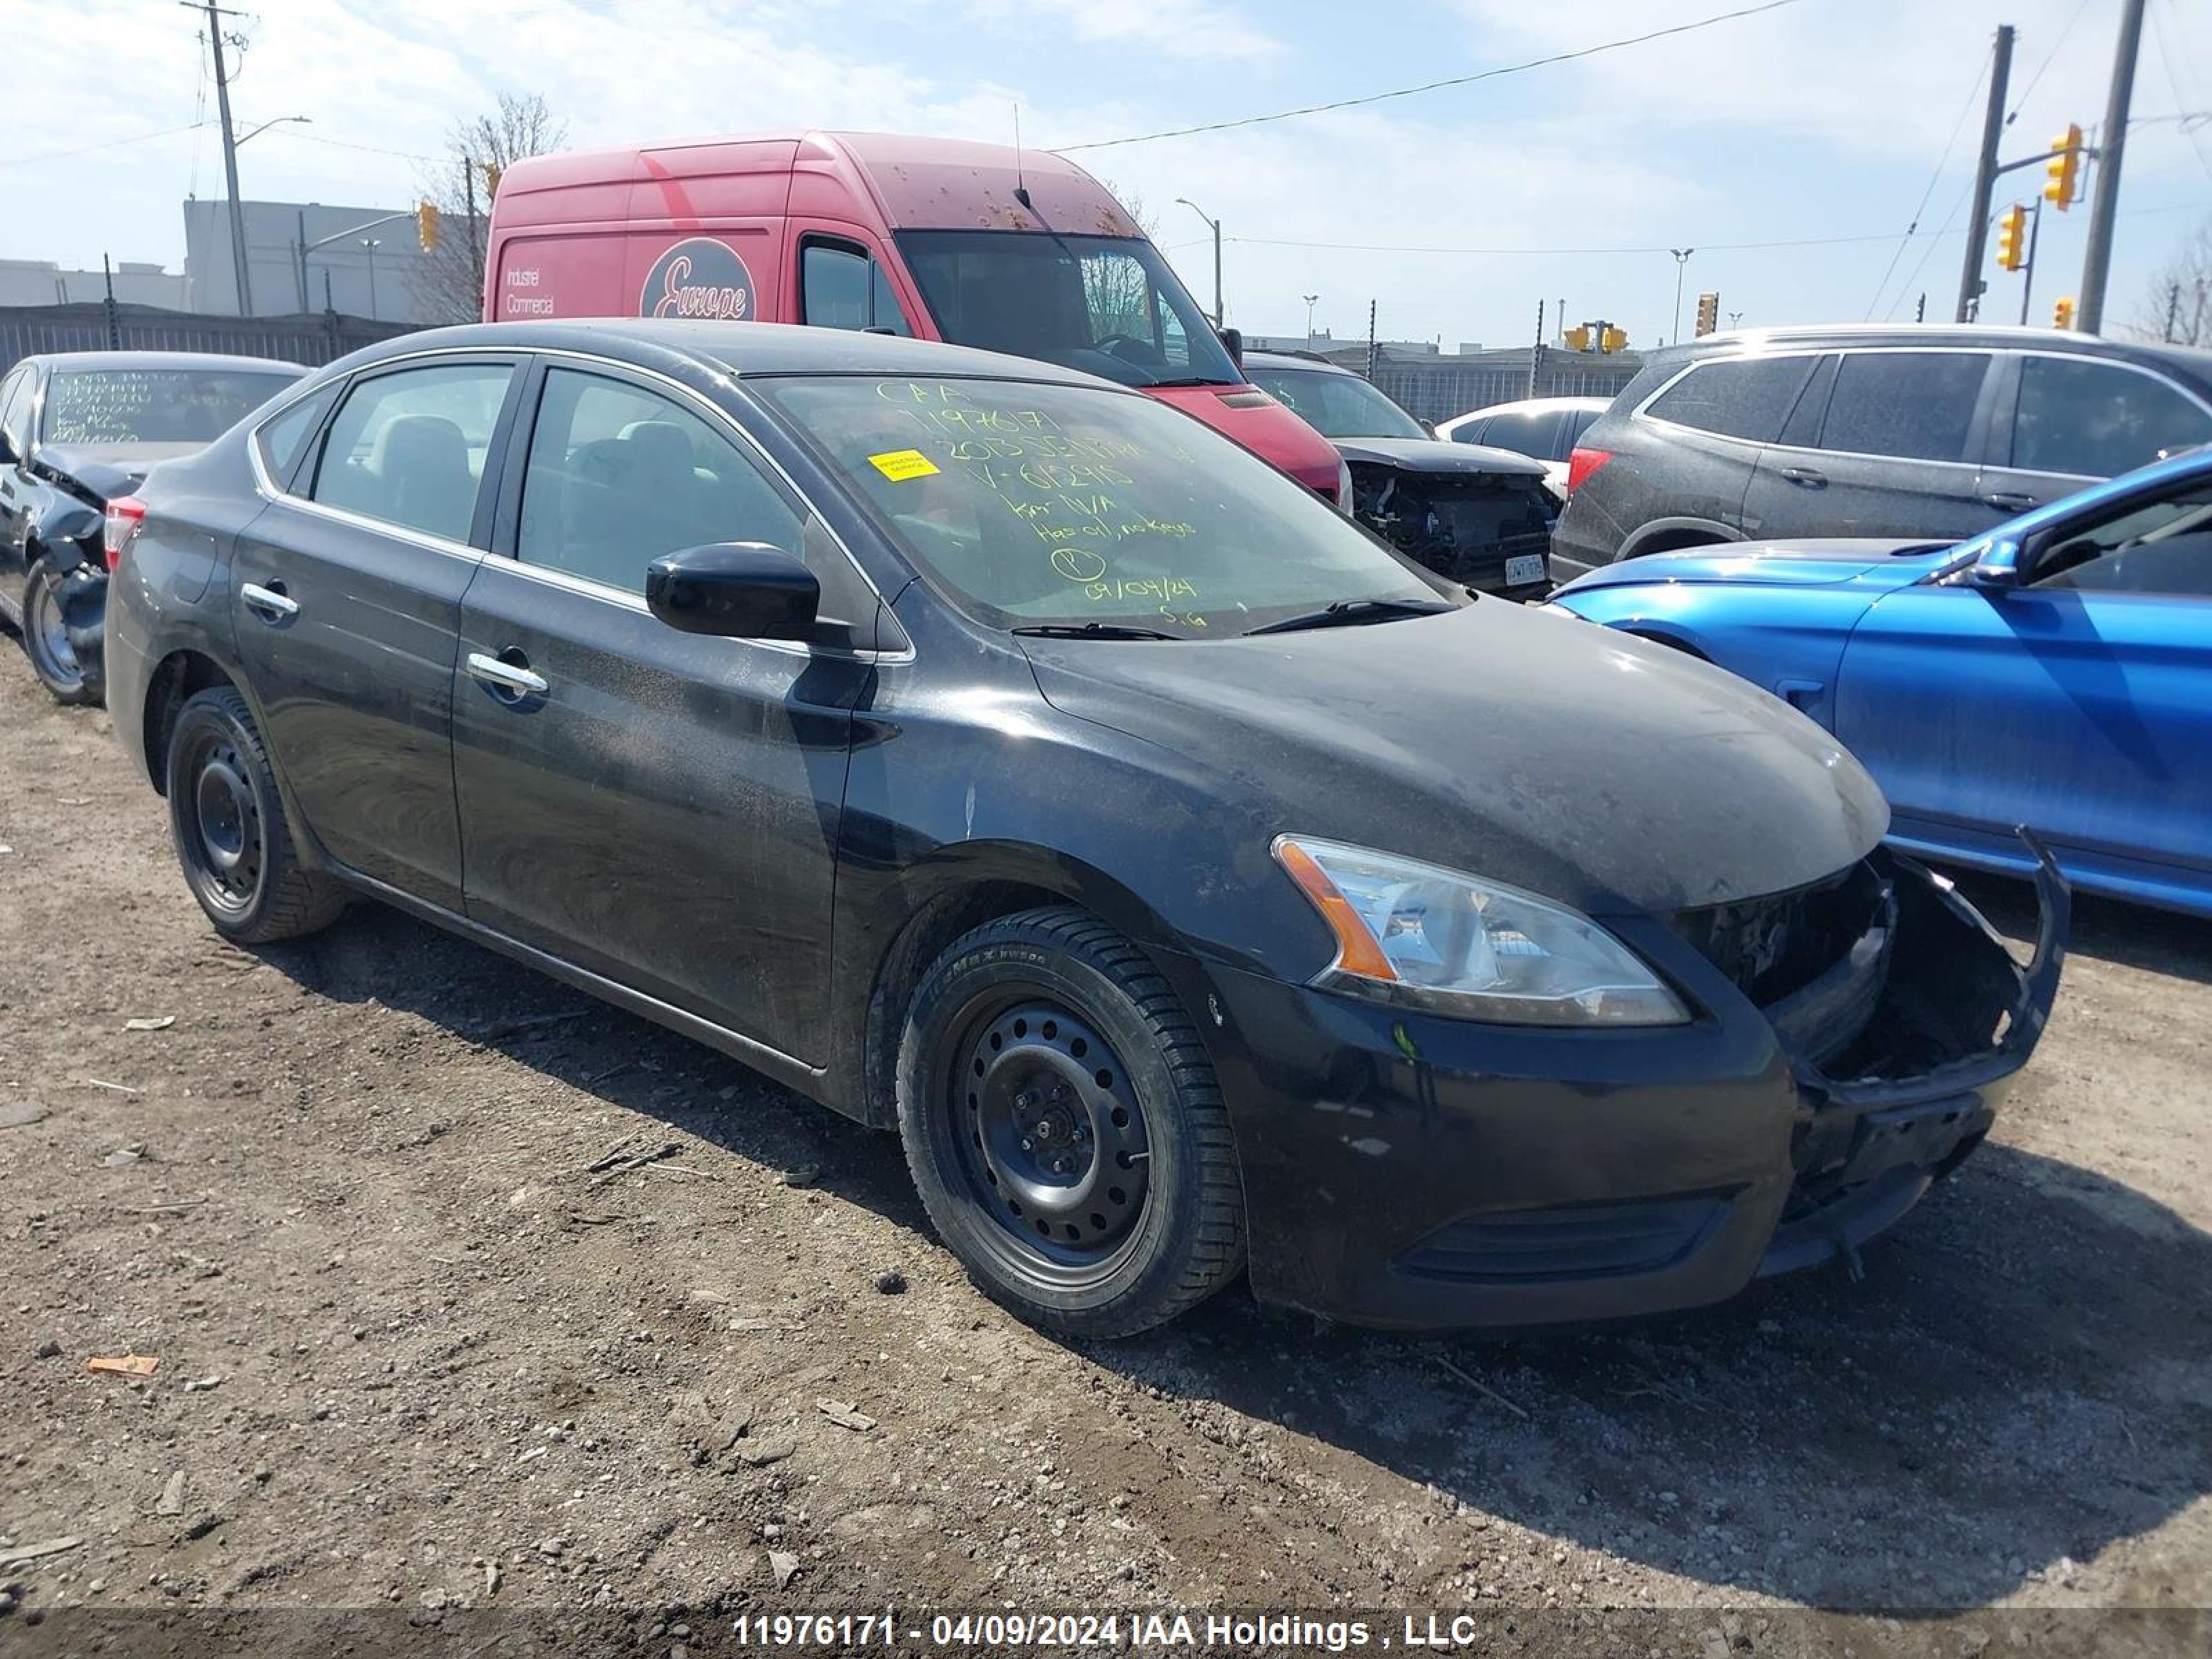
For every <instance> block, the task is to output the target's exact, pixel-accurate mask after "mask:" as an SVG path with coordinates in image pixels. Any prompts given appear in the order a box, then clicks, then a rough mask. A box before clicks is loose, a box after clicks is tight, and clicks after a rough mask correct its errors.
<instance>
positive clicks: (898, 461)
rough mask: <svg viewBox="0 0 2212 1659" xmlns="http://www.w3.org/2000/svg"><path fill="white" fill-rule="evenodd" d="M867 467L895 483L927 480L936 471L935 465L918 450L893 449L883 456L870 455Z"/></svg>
mask: <svg viewBox="0 0 2212 1659" xmlns="http://www.w3.org/2000/svg"><path fill="white" fill-rule="evenodd" d="M868 465H870V466H872V467H873V468H875V469H876V471H878V472H880V473H882V474H883V475H884V477H886V478H889V479H890V481H891V482H892V483H899V482H901V481H902V480H903V479H907V478H927V477H929V476H930V474H932V473H933V472H935V471H938V466H937V463H936V462H934V461H933V460H931V459H929V457H928V456H927V455H925V454H923V453H921V451H920V450H918V449H894V450H892V451H891V452H890V453H888V454H884V455H871V456H869V457H868Z"/></svg>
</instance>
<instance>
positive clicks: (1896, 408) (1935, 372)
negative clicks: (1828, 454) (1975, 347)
mask: <svg viewBox="0 0 2212 1659" xmlns="http://www.w3.org/2000/svg"><path fill="white" fill-rule="evenodd" d="M1992 361H1993V359H1992V358H1991V356H1990V355H1989V354H1987V353H1984V352H1969V351H1852V352H1845V353H1844V357H1843V361H1842V362H1841V363H1839V364H1838V366H1837V368H1836V386H1835V390H1834V391H1833V392H1831V393H1830V394H1829V398H1828V417H1827V419H1826V422H1824V423H1823V424H1822V426H1821V428H1820V448H1822V449H1827V450H1834V451H1837V452H1838V453H1843V454H1849V455H1886V456H1893V457H1895V458H1897V459H1900V460H1913V461H1964V460H1965V459H1966V439H1967V436H1968V435H1969V434H1970V433H1972V430H1973V425H1974V405H1975V403H1976V402H1977V401H1978V399H1979V398H1980V397H1981V392H1982V381H1983V380H1984V377H1985V376H1986V375H1987V374H1988V373H1989V368H1990V362H1992Z"/></svg>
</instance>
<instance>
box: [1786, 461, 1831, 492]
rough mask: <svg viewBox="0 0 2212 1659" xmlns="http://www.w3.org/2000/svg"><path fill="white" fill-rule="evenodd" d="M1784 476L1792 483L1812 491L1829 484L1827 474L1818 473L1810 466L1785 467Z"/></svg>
mask: <svg viewBox="0 0 2212 1659" xmlns="http://www.w3.org/2000/svg"><path fill="white" fill-rule="evenodd" d="M1782 476H1783V477H1785V478H1787V479H1789V480H1790V483H1795V484H1803V485H1805V486H1806V487H1807V488H1808V489H1820V487H1821V486H1822V485H1823V484H1825V483H1827V482H1828V475H1827V474H1826V473H1825V472H1817V471H1814V469H1813V468H1811V467H1809V466H1785V467H1784V468H1783V469H1782Z"/></svg>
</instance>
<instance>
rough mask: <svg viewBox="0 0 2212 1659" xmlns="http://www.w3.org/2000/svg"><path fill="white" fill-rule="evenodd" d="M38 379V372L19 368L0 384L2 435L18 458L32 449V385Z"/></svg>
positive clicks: (0, 426)
mask: <svg viewBox="0 0 2212 1659" xmlns="http://www.w3.org/2000/svg"><path fill="white" fill-rule="evenodd" d="M36 379H38V374H37V373H36V371H34V370H33V369H29V368H19V369H17V370H16V371H15V373H14V374H11V375H9V377H8V379H7V380H6V381H5V382H4V383H0V433H5V434H6V435H7V438H8V447H9V448H10V449H12V450H14V451H15V454H16V455H17V457H18V458H20V457H21V455H22V454H23V453H24V451H25V450H27V449H28V448H29V447H30V435H31V422H30V419H29V416H30V412H31V383H32V382H33V380H36Z"/></svg>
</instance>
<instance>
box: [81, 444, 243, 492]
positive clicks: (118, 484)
mask: <svg viewBox="0 0 2212 1659" xmlns="http://www.w3.org/2000/svg"><path fill="white" fill-rule="evenodd" d="M206 447H207V446H206V445H205V444H202V443H183V444H40V446H39V465H40V466H42V467H44V468H46V470H47V471H50V472H58V473H60V474H61V475H62V476H63V477H67V478H73V479H75V480H76V482H77V483H81V484H82V485H83V486H84V487H85V488H86V489H89V490H91V491H93V492H94V494H95V495H98V496H100V499H101V500H102V501H112V500H114V498H115V497H116V496H118V495H128V494H129V493H130V492H131V491H132V490H134V489H137V488H138V486H139V485H140V484H142V483H145V482H146V475H147V474H148V473H149V472H150V471H153V470H154V468H155V465H156V464H157V463H159V462H161V461H170V460H174V459H176V458H177V457H178V456H179V455H195V454H197V453H199V452H200V451H201V450H203V449H204V448H206Z"/></svg>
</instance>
